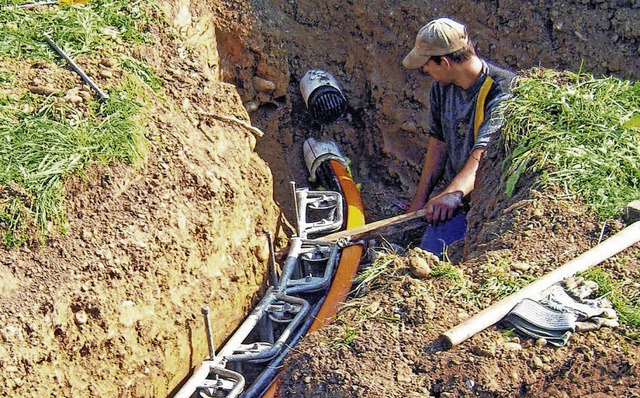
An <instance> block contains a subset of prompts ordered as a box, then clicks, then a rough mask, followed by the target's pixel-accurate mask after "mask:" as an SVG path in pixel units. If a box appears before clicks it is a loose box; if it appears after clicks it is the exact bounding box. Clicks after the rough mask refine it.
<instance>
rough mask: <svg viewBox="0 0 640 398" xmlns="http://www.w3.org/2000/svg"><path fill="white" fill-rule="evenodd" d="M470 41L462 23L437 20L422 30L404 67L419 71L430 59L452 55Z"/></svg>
mask: <svg viewBox="0 0 640 398" xmlns="http://www.w3.org/2000/svg"><path fill="white" fill-rule="evenodd" d="M468 41H469V39H468V37H467V29H466V28H465V26H464V25H462V24H461V23H459V22H456V21H454V20H452V19H449V18H438V19H435V20H433V21H431V22H429V23H428V24H426V25H425V26H423V27H422V28H421V29H420V31H419V32H418V35H417V36H416V44H415V46H414V47H413V50H411V52H410V53H409V54H408V55H407V56H406V57H404V59H403V60H402V65H403V66H404V67H405V68H407V69H418V68H420V67H422V65H424V64H425V63H426V62H427V61H428V60H429V57H432V56H434V55H446V54H451V53H452V52H455V51H458V50H459V49H461V48H462V47H464V45H465V44H467V42H468Z"/></svg>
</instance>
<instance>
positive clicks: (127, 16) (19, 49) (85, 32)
mask: <svg viewBox="0 0 640 398" xmlns="http://www.w3.org/2000/svg"><path fill="white" fill-rule="evenodd" d="M14 3H16V4H19V3H22V2H21V1H20V2H16V1H0V20H1V21H3V23H2V24H1V25H0V57H3V58H11V59H38V60H40V59H42V60H46V61H48V62H53V61H54V60H56V59H57V55H56V54H55V53H54V52H52V51H51V49H50V48H49V45H48V44H47V43H46V42H45V40H44V37H43V33H44V32H47V33H49V35H50V36H51V37H52V39H53V40H54V41H55V42H56V43H57V44H58V46H60V48H62V49H63V50H64V51H65V52H66V53H67V54H68V55H69V56H70V57H71V58H72V59H73V58H76V57H78V56H79V55H82V54H91V53H95V52H96V51H97V50H99V49H103V48H111V47H114V46H116V45H118V44H123V43H127V44H132V43H141V42H144V41H145V40H147V37H148V35H147V34H146V33H145V30H146V27H147V25H148V23H149V20H150V18H149V16H148V14H149V13H150V12H152V9H153V10H155V6H152V4H153V3H151V2H150V1H126V0H115V1H106V0H94V1H91V2H89V3H88V4H86V5H74V6H67V7H57V6H51V7H40V8H37V9H18V8H13V7H11V5H13V4H14Z"/></svg>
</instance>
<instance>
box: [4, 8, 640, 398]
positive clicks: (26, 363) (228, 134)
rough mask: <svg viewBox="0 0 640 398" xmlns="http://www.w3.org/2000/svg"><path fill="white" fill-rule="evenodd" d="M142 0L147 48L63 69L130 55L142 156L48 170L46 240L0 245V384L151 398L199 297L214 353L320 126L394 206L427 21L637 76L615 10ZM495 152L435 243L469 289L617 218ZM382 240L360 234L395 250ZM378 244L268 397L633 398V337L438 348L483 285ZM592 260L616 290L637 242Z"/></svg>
mask: <svg viewBox="0 0 640 398" xmlns="http://www.w3.org/2000/svg"><path fill="white" fill-rule="evenodd" d="M160 4H161V7H160V8H161V10H162V13H158V15H157V18H156V21H157V23H155V24H152V25H150V26H149V27H148V31H149V34H150V35H151V40H150V42H149V43H148V44H146V45H140V46H137V47H135V48H128V47H124V46H119V47H116V48H114V49H113V50H109V52H106V53H104V54H99V55H96V56H84V57H82V58H80V59H78V60H77V62H78V63H79V64H80V65H82V66H83V67H84V68H85V69H86V72H87V73H88V74H89V75H91V76H101V77H100V78H98V83H99V85H101V86H102V87H105V88H107V89H108V88H110V87H115V86H117V84H118V79H119V78H121V77H122V71H121V70H119V69H118V63H117V62H114V63H111V62H107V63H105V62H103V61H102V60H104V59H105V58H106V59H113V60H116V61H117V59H118V58H119V56H120V54H127V55H129V56H132V57H135V58H137V59H144V60H145V61H146V62H148V63H149V64H150V65H151V66H152V67H153V68H154V69H155V71H156V73H157V74H158V76H159V77H161V78H162V79H163V81H164V84H163V87H162V88H161V91H160V92H159V93H156V94H154V93H151V92H149V97H150V99H149V105H148V107H147V111H148V112H147V120H146V122H145V123H146V124H145V125H146V128H147V138H148V140H149V155H148V158H147V160H146V161H145V163H144V164H142V165H139V166H137V167H134V166H130V165H123V164H112V165H104V166H95V167H92V168H91V169H90V170H88V171H87V173H86V175H84V176H77V177H74V178H71V179H70V180H69V181H68V182H67V186H66V195H67V206H66V213H67V218H68V224H67V231H66V233H61V232H59V233H52V234H51V235H50V236H49V237H48V238H47V239H45V240H38V239H33V240H31V241H29V242H27V243H26V244H25V245H23V246H21V247H19V248H17V249H7V248H3V249H1V250H0V281H1V282H0V321H1V322H2V327H1V329H0V339H1V340H0V341H1V345H0V395H2V396H9V397H42V396H52V397H72V396H73V397H85V396H86V397H88V396H102V397H166V396H171V394H172V393H173V392H174V391H175V389H176V388H178V387H179V385H180V384H181V383H182V382H184V380H185V378H186V377H188V375H189V372H190V371H192V370H193V369H194V368H195V367H197V366H199V364H200V362H201V361H202V359H204V358H205V356H206V355H207V344H206V337H205V331H204V327H203V322H202V316H201V312H200V311H201V307H202V306H203V305H207V306H209V307H210V308H211V311H212V316H211V319H212V322H213V326H214V329H215V336H214V338H215V343H216V345H220V344H222V343H223V342H224V339H225V338H226V337H228V336H229V335H230V334H231V332H232V331H233V330H234V328H235V327H236V326H237V325H238V324H239V323H240V322H241V321H242V319H244V316H246V314H247V313H248V312H249V311H250V309H251V308H252V306H253V304H255V302H256V301H257V300H258V299H259V297H260V294H261V292H262V291H263V290H264V288H265V286H266V282H265V281H266V280H268V275H267V262H268V261H267V260H268V252H267V244H266V236H265V234H266V233H267V232H271V233H273V235H274V236H275V237H276V245H277V247H278V248H279V249H282V250H283V252H286V244H287V236H288V235H290V234H291V233H292V230H291V227H290V226H289V225H290V221H291V220H293V208H292V204H291V202H292V201H291V195H290V185H289V181H295V182H296V183H297V185H298V186H307V185H308V181H307V178H308V174H307V172H306V168H305V165H304V161H303V158H302V149H301V148H302V143H303V142H304V140H305V139H306V138H308V137H315V138H317V139H332V140H334V141H336V143H337V144H338V146H339V147H340V149H341V150H342V151H343V153H344V155H345V156H346V157H348V158H349V160H350V162H351V170H352V172H353V175H354V178H355V180H356V182H358V183H359V184H361V195H362V198H363V201H364V204H365V210H366V217H367V221H375V220H378V219H382V218H385V217H389V216H392V215H397V214H401V212H402V210H401V209H400V208H399V207H398V206H397V203H398V202H397V201H398V200H407V199H410V198H411V195H412V193H413V189H414V187H415V184H416V182H417V179H418V176H419V171H420V167H421V162H422V156H423V153H424V148H425V147H426V140H425V133H424V131H425V130H426V128H427V120H426V119H427V117H426V114H427V113H426V110H427V109H428V89H429V84H430V83H429V81H428V79H425V78H424V77H422V76H419V75H417V74H412V73H409V72H407V71H405V70H403V69H402V67H401V66H400V61H401V60H402V57H403V56H404V55H405V54H406V52H407V51H409V50H410V48H411V46H412V44H413V40H414V38H415V33H416V32H417V31H418V29H419V28H420V26H422V25H423V24H424V23H425V22H426V21H428V20H429V19H431V18H434V17H437V16H440V15H449V16H452V17H454V18H457V19H459V20H461V21H464V22H466V23H467V24H468V25H469V31H470V34H471V35H472V37H473V38H474V39H475V41H476V42H477V47H478V52H479V53H480V55H481V56H483V57H486V58H487V59H490V60H492V61H494V62H496V63H498V64H501V65H503V66H506V67H509V68H511V69H513V70H514V71H516V72H517V71H521V70H524V69H528V68H531V67H537V66H543V67H547V68H555V69H570V70H576V71H577V70H579V69H580V68H582V70H586V71H588V72H591V73H594V74H608V75H614V76H617V77H620V78H626V79H637V78H638V77H639V76H640V75H639V72H638V71H639V70H640V56H639V51H640V48H639V46H640V25H639V24H640V22H639V21H640V18H638V15H639V14H640V8H639V7H640V5H638V4H637V2H633V1H609V2H603V1H587V0H582V1H551V0H540V1H530V2H524V3H523V2H519V1H506V2H504V1H503V2H477V3H473V2H465V1H451V2H444V1H435V2H422V1H418V2H414V1H412V2H396V1H387V0H370V1H347V2H336V1H327V2H317V1H297V2H291V1H280V0H275V1H270V2H264V1H233V2H228V1H224V2H222V1H200V0H192V1H188V0H180V1H162V2H160ZM0 62H1V63H2V68H3V69H8V70H12V71H14V73H16V74H17V76H19V79H16V81H17V82H20V83H18V84H17V85H16V86H15V87H10V88H7V87H5V86H3V87H2V88H1V89H0V90H2V91H0V95H17V96H19V95H21V93H23V92H25V91H26V90H28V86H29V83H30V82H33V81H34V79H36V78H39V79H45V80H46V81H48V82H49V83H51V85H53V86H54V87H58V88H59V91H58V92H56V94H55V95H58V96H59V97H60V98H61V100H63V98H64V96H65V94H66V92H67V91H69V90H71V89H73V88H79V87H80V84H81V83H80V81H79V78H78V77H77V76H75V74H74V73H73V72H72V71H71V70H69V69H67V68H64V67H63V66H62V65H56V64H44V65H43V64H42V63H37V64H34V63H30V62H28V61H21V60H2V61H0ZM105 64H108V65H115V66H113V70H112V71H111V72H112V73H111V74H100V70H101V69H102V68H103V67H104V65H105ZM318 67H319V68H323V69H326V70H328V71H329V72H330V73H332V74H333V75H334V76H335V77H336V79H337V80H338V81H339V82H340V84H341V85H342V88H343V91H344V93H345V96H346V97H347V99H348V101H349V105H348V110H347V113H346V115H345V117H344V118H342V119H341V120H338V121H336V122H334V123H331V124H320V123H318V122H316V121H314V120H312V119H311V117H310V116H309V114H308V112H307V111H306V108H305V105H304V101H303V99H302V98H301V95H300V91H299V87H298V84H299V80H300V78H301V77H302V76H303V75H304V73H305V72H306V71H307V70H308V69H310V68H318ZM107 76H110V77H107ZM249 124H251V125H253V126H255V127H257V128H258V129H259V131H258V130H257V129H256V128H249V127H248V125H249ZM503 158H504V153H502V152H501V148H500V147H499V146H492V147H490V149H489V150H488V153H487V156H486V157H485V159H484V160H483V163H482V167H481V171H480V175H479V177H478V184H477V187H478V188H477V190H476V191H475V192H474V193H473V196H472V201H473V204H474V206H473V208H472V212H471V213H470V214H469V235H468V237H467V239H466V240H465V241H464V243H461V244H459V245H456V246H455V247H452V248H450V252H451V253H450V254H451V259H452V260H453V261H454V264H455V266H456V267H457V268H458V269H460V270H461V271H462V272H463V274H464V276H465V278H466V280H467V281H468V283H469V284H470V286H473V285H477V284H479V283H481V282H482V280H483V271H485V270H486V269H488V268H489V267H492V266H495V265H496V264H497V263H500V262H503V263H504V262H506V263H509V264H522V263H526V264H528V265H529V267H528V268H527V269H526V270H522V269H520V270H514V271H513V272H520V273H526V274H528V275H530V276H531V277H533V278H535V277H539V276H541V275H543V274H545V273H546V272H549V271H550V270H552V269H554V268H556V267H558V266H560V265H562V264H564V263H565V262H567V261H569V260H571V259H573V258H575V257H576V256H577V255H579V254H581V253H583V252H584V251H586V250H587V249H589V248H591V247H593V246H594V245H596V244H597V243H598V242H599V241H600V240H601V239H606V238H607V237H609V236H611V235H612V234H613V233H615V232H616V231H618V230H620V229H621V228H622V227H623V226H624V222H623V221H622V219H615V220H606V221H607V222H606V223H605V222H604V220H598V219H596V218H595V217H594V216H593V215H591V213H590V212H589V211H588V210H586V209H585V207H584V205H583V204H582V203H581V202H580V201H579V199H576V198H574V199H568V198H567V197H566V195H565V193H564V192H558V191H557V190H556V189H553V188H542V187H540V186H539V185H538V184H537V179H536V176H528V178H527V179H525V181H523V182H522V183H521V185H520V186H519V187H518V189H517V191H516V193H515V195H514V196H513V197H510V198H507V197H504V195H502V192H503V191H502V188H501V186H500V183H499V180H500V174H501V167H502V162H501V161H502V159H503ZM2 192H3V193H2V195H7V192H9V194H10V192H11V191H10V190H9V191H7V190H3V191H2ZM387 241H388V242H385V241H384V240H378V241H377V243H376V244H375V245H374V246H375V247H376V248H378V249H379V250H383V251H390V250H391V249H390V246H389V244H388V243H389V242H393V243H397V244H401V245H403V246H408V247H411V245H412V243H411V242H410V241H407V240H402V239H399V237H395V236H390V237H387ZM392 258H393V261H392V263H391V264H390V265H389V269H388V271H387V272H386V273H385V274H384V275H383V276H382V278H381V279H380V280H379V282H378V283H376V284H375V285H374V286H372V287H371V288H370V289H369V291H368V292H367V294H365V295H361V294H360V295H354V297H352V298H351V299H350V300H349V301H348V302H347V303H345V305H344V309H343V311H342V312H341V313H340V314H339V315H338V317H337V318H336V321H335V322H334V323H332V324H331V325H329V326H327V327H326V328H324V329H322V330H320V331H317V332H315V333H314V334H312V335H310V336H308V337H307V338H305V339H304V340H303V341H302V342H301V344H300V345H298V346H297V347H296V349H295V350H294V352H293V353H292V355H291V356H290V358H289V359H288V361H287V363H286V367H285V373H284V374H283V377H282V385H281V393H282V394H281V395H282V396H284V397H428V396H434V397H457V396H481V397H574V396H585V397H609V396H611V397H623V396H624V397H635V396H640V378H639V375H638V373H639V369H640V367H639V366H640V365H639V361H640V349H639V346H638V330H634V329H631V328H628V327H625V326H622V327H620V328H618V329H610V328H603V329H600V330H597V331H593V332H588V333H576V334H574V335H573V336H572V337H571V339H570V340H569V343H568V345H567V346H565V347H562V348H553V347H551V346H549V345H545V346H538V345H535V344H534V342H533V341H531V340H528V339H526V338H524V337H519V338H518V339H517V340H515V341H514V339H513V336H512V335H511V334H510V333H505V330H506V329H505V327H504V326H503V325H500V324H498V325H495V326H493V327H491V328H489V329H487V330H485V331H483V332H481V333H479V334H477V335H475V336H473V337H472V338H471V339H469V340H468V341H465V342H464V343H463V344H461V345H459V346H456V347H453V348H450V349H446V348H445V347H444V346H443V345H442V343H441V340H440V339H439V336H440V334H441V333H443V332H444V331H446V330H447V329H449V328H450V327H453V326H455V325H457V324H458V323H459V322H461V321H462V320H464V319H466V318H468V317H469V316H472V315H473V314H474V313H476V312H478V311H480V310H481V309H483V308H485V307H487V306H488V305H490V304H491V302H493V301H495V300H496V299H497V297H495V296H493V295H491V294H487V295H486V296H481V297H479V298H477V299H476V300H467V299H466V298H465V297H463V296H461V295H455V294H453V293H455V291H454V290H453V289H452V285H451V282H450V281H449V280H447V279H443V278H437V279H431V278H428V279H419V278H416V277H414V276H413V275H412V274H411V273H410V271H409V262H408V261H407V258H408V257H407V255H401V254H399V253H395V254H392ZM602 267H603V268H604V270H606V272H607V273H609V275H611V277H612V278H613V279H615V280H619V281H623V280H628V281H630V284H629V286H632V287H633V286H634V285H633V283H634V282H635V283H636V285H635V289H636V290H637V283H638V281H639V280H640V248H638V246H637V245H636V246H634V247H632V248H630V249H628V250H626V251H624V252H622V253H620V254H619V255H617V256H615V257H614V258H611V259H610V260H608V261H606V262H605V263H604V264H603V265H602ZM347 336H350V337H349V338H346V337H347ZM506 343H511V344H506ZM512 343H517V344H512Z"/></svg>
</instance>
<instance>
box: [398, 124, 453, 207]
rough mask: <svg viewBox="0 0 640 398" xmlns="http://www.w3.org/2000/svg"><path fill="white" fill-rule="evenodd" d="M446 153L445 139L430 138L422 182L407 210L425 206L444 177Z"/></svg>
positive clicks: (423, 166) (421, 175) (421, 177)
mask: <svg viewBox="0 0 640 398" xmlns="http://www.w3.org/2000/svg"><path fill="white" fill-rule="evenodd" d="M446 153H447V148H446V144H445V143H444V142H443V141H440V140H438V139H436V138H433V137H430V138H429V143H428V144H427V153H426V154H425V158H424V162H423V165H422V173H421V174H420V182H419V183H418V188H417V189H416V193H415V195H414V196H413V200H412V201H411V205H410V206H409V208H408V209H407V212H413V211H416V210H419V209H421V208H423V207H424V205H425V203H426V202H427V199H428V198H429V195H431V192H432V191H433V189H434V188H435V186H436V184H437V183H438V180H439V179H440V177H442V173H443V171H444V162H445V161H446V158H447V157H446Z"/></svg>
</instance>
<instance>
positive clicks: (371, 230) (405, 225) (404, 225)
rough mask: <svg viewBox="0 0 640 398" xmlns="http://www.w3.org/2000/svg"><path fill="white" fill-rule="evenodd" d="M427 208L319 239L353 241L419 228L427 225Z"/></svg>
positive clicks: (324, 240)
mask: <svg viewBox="0 0 640 398" xmlns="http://www.w3.org/2000/svg"><path fill="white" fill-rule="evenodd" d="M425 215H426V210H424V209H420V210H418V211H414V212H412V213H407V214H402V215H399V216H395V217H391V218H387V219H385V220H380V221H376V222H372V223H370V224H365V225H363V226H361V227H358V228H352V229H348V230H345V231H340V232H336V233H333V234H330V235H325V236H322V237H319V238H317V239H316V240H318V241H323V242H334V241H336V240H338V239H343V238H346V239H349V240H351V241H355V240H361V239H367V238H371V237H374V236H379V235H382V234H383V233H384V234H392V233H399V232H403V231H406V230H409V229H413V228H417V227H419V226H422V225H425V224H426V223H427V220H426V219H425Z"/></svg>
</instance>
